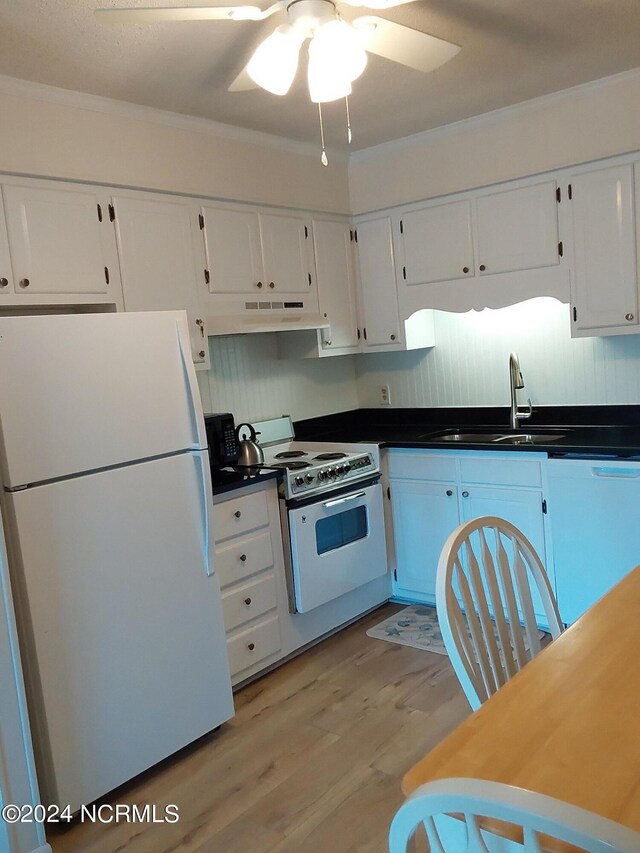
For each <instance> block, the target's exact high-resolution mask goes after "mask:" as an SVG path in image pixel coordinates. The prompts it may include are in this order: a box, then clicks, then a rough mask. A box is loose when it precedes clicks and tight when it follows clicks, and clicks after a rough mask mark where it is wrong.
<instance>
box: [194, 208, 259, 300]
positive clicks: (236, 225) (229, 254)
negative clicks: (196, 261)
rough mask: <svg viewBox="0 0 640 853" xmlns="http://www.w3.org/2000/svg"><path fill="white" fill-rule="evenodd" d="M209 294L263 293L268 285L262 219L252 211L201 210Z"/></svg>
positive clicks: (240, 209) (229, 209)
mask: <svg viewBox="0 0 640 853" xmlns="http://www.w3.org/2000/svg"><path fill="white" fill-rule="evenodd" d="M200 216H201V227H202V230H203V235H204V242H205V251H206V259H207V261H206V262H207V270H208V275H209V283H208V284H209V292H210V293H242V294H248V293H256V294H257V293H260V291H261V290H264V288H265V282H264V273H263V269H262V249H261V245H260V220H259V217H258V214H257V213H256V212H255V211H253V210H247V209H244V208H234V207H212V206H210V205H206V206H203V207H202V208H201V209H200Z"/></svg>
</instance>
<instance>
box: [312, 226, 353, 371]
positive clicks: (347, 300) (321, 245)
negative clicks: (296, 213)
mask: <svg viewBox="0 0 640 853" xmlns="http://www.w3.org/2000/svg"><path fill="white" fill-rule="evenodd" d="M352 234H353V232H352V230H351V229H350V228H349V225H348V224H347V223H345V222H328V221H326V220H320V219H315V220H314V221H313V245H314V252H315V256H316V271H317V275H318V298H319V301H320V311H321V312H322V313H323V314H325V315H326V316H327V318H328V320H329V322H330V323H331V329H330V330H328V331H323V332H322V350H323V352H324V353H325V354H326V355H331V354H333V353H336V352H339V353H340V354H344V353H345V352H349V351H351V352H355V351H356V350H357V349H358V328H357V319H356V294H355V282H354V275H353V254H352V252H353V242H352V239H351V237H352Z"/></svg>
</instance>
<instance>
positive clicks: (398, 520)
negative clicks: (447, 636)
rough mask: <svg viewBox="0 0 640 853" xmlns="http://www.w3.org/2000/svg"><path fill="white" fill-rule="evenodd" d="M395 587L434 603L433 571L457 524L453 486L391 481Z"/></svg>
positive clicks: (434, 573) (434, 578) (448, 484)
mask: <svg viewBox="0 0 640 853" xmlns="http://www.w3.org/2000/svg"><path fill="white" fill-rule="evenodd" d="M391 512H392V517H393V529H394V542H395V555H396V575H397V582H396V587H397V588H398V590H400V589H401V590H402V593H401V594H410V593H412V592H418V593H422V594H423V595H425V596H428V597H429V598H430V599H433V601H435V594H436V570H437V568H438V560H439V559H440V552H441V551H442V546H443V545H444V543H445V541H446V539H447V537H448V536H449V534H450V533H451V532H452V531H453V530H455V528H456V527H457V526H458V524H459V519H458V502H457V489H456V486H455V485H454V484H453V483H430V482H425V481H419V480H418V481H408V480H391Z"/></svg>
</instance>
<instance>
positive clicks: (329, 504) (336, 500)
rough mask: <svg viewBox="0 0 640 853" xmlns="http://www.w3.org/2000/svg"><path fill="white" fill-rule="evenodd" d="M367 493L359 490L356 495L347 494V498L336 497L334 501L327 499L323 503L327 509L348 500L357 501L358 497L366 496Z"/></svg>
mask: <svg viewBox="0 0 640 853" xmlns="http://www.w3.org/2000/svg"><path fill="white" fill-rule="evenodd" d="M365 495H366V492H358V493H357V494H355V495H347V496H346V497H345V498H336V499H335V500H333V501H327V502H326V503H325V504H323V506H324V507H325V509H329V508H330V507H332V506H338V505H339V504H344V503H346V502H347V501H355V500H357V499H358V498H364V497H365Z"/></svg>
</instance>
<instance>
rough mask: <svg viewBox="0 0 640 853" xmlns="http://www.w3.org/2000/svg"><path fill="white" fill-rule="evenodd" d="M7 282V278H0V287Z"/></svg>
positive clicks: (4, 285)
mask: <svg viewBox="0 0 640 853" xmlns="http://www.w3.org/2000/svg"><path fill="white" fill-rule="evenodd" d="M8 284H9V279H8V278H0V287H6V286H7V285H8Z"/></svg>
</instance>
